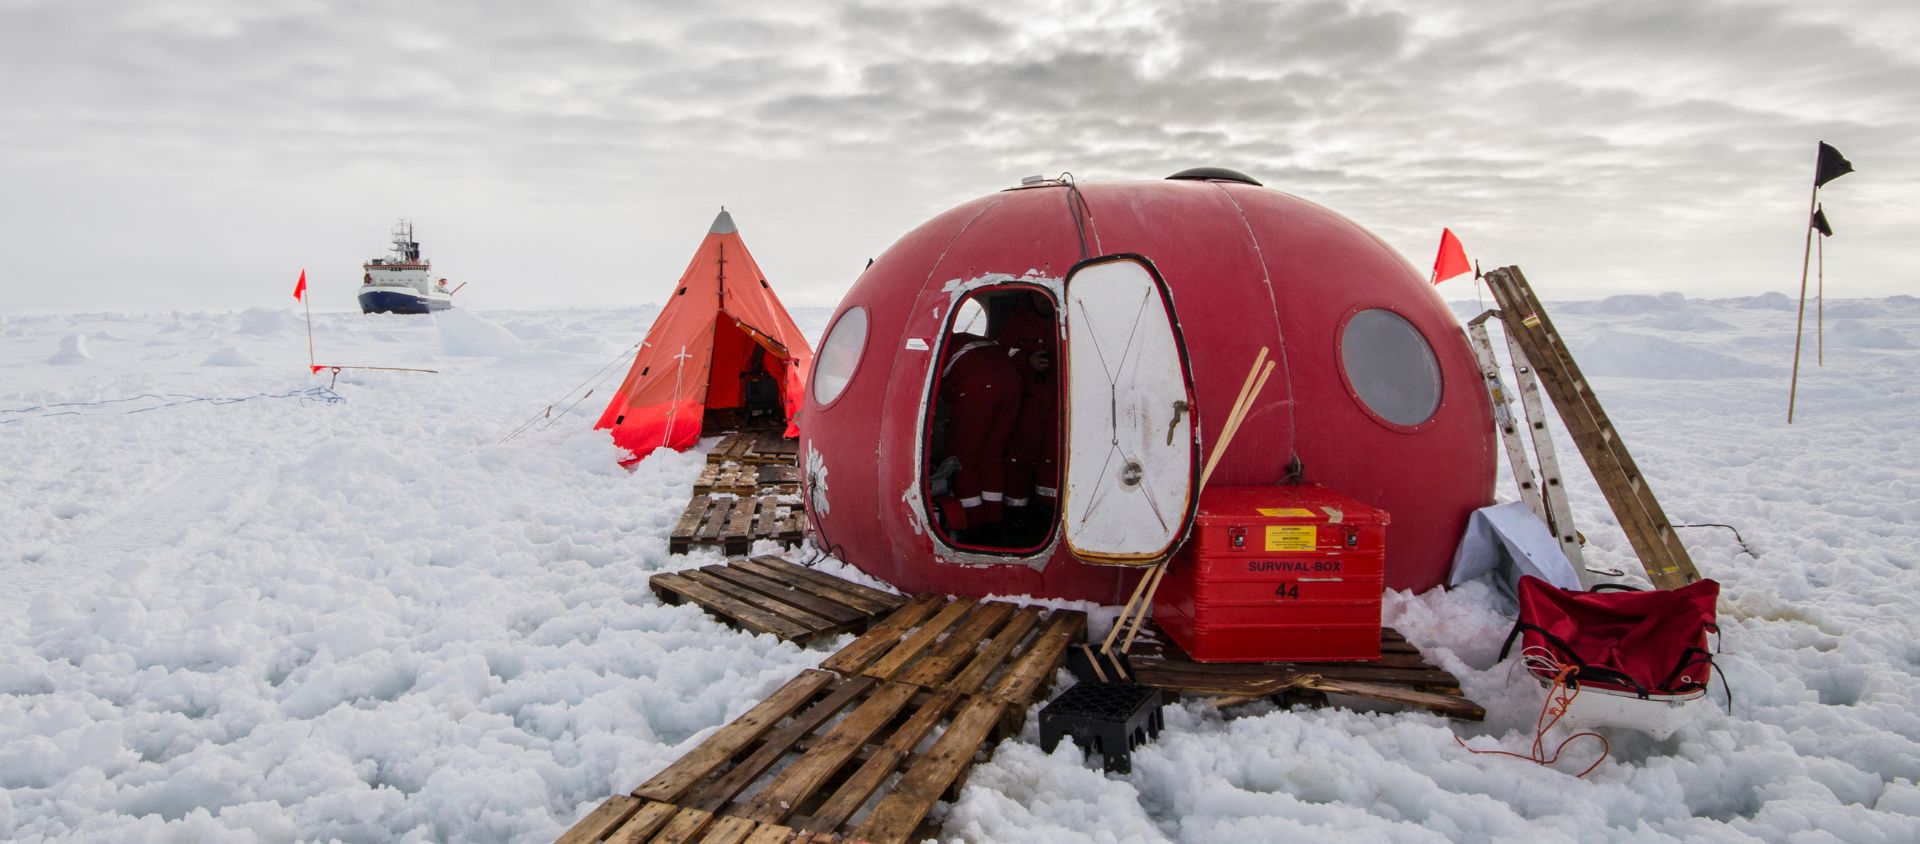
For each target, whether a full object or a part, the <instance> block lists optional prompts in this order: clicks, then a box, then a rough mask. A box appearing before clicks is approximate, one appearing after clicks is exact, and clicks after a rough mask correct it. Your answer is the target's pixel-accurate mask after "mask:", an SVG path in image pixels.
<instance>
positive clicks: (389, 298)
mask: <svg viewBox="0 0 1920 844" xmlns="http://www.w3.org/2000/svg"><path fill="white" fill-rule="evenodd" d="M451 307H453V300H452V299H451V298H447V297H432V296H422V295H420V294H419V293H416V292H414V291H411V290H393V289H386V290H380V289H374V290H362V291H360V312H361V313H363V314H425V313H432V312H434V311H444V310H446V309H448V308H451Z"/></svg>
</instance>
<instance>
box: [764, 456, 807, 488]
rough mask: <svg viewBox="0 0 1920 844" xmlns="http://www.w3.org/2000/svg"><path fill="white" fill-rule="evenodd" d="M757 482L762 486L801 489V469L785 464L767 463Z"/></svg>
mask: <svg viewBox="0 0 1920 844" xmlns="http://www.w3.org/2000/svg"><path fill="white" fill-rule="evenodd" d="M759 468H760V471H759V473H758V475H757V476H756V477H755V480H756V481H757V482H758V483H759V484H760V485H761V486H785V487H793V488H794V489H796V490H797V489H799V488H800V467H798V466H792V465H788V464H785V463H766V464H762V465H761V466H760V467H759Z"/></svg>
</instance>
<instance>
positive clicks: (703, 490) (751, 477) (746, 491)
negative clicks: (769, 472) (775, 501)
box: [693, 460, 767, 497]
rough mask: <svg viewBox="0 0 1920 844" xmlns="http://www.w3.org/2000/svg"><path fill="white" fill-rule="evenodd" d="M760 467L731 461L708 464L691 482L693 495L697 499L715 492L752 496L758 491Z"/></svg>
mask: <svg viewBox="0 0 1920 844" xmlns="http://www.w3.org/2000/svg"><path fill="white" fill-rule="evenodd" d="M762 468H767V467H761V466H749V465H747V464H745V463H735V462H733V461H731V460H729V461H727V462H724V463H711V462H710V463H708V464H707V465H706V468H704V469H701V470H700V477H699V478H696V479H695V480H694V482H693V494H694V495H695V496H696V497H698V496H701V495H707V494H709V493H715V492H725V493H732V494H734V495H752V494H754V493H756V492H759V491H760V470H761V469H762Z"/></svg>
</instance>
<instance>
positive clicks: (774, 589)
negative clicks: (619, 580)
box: [648, 556, 907, 642]
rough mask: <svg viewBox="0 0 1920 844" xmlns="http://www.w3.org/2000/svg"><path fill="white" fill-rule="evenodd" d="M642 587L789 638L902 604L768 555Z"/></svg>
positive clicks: (845, 626)
mask: <svg viewBox="0 0 1920 844" xmlns="http://www.w3.org/2000/svg"><path fill="white" fill-rule="evenodd" d="M648 585H650V586H652V587H653V593H654V594H655V595H658V596H660V600H662V601H665V602H667V603H670V604H678V603H681V602H682V601H692V602H694V603H696V604H699V605H700V606H702V607H704V608H706V610H707V611H708V612H711V613H713V614H714V615H717V616H720V617H721V618H723V619H726V620H727V621H730V622H732V623H733V624H735V625H738V626H740V627H742V628H744V629H746V630H749V631H752V632H754V633H771V634H773V635H775V636H778V637H780V638H782V639H786V640H788V641H793V642H806V641H810V640H812V639H816V638H819V637H821V636H831V635H836V634H839V633H844V632H848V631H857V630H865V629H866V628H867V627H868V626H869V625H871V624H872V622H873V620H874V619H876V618H879V617H880V616H882V615H886V614H887V613H890V612H892V611H894V610H896V609H899V608H900V606H901V605H902V604H905V603H906V602H907V599H906V598H905V597H904V596H901V595H895V594H892V593H889V592H882V591H880V590H878V589H873V588H870V587H867V586H862V585H860V584H858V583H854V582H852V581H850V580H844V579H841V578H838V577H834V576H833V575H830V574H825V573H823V572H818V571H815V570H813V569H810V568H807V567H806V566H800V565H795V564H793V563H790V562H788V561H786V560H783V559H781V558H779V557H772V556H761V557H754V558H753V559H750V560H733V561H731V562H729V563H727V564H725V565H712V566H705V567H703V568H698V569H686V570H683V571H677V572H669V573H666V574H656V575H654V576H653V577H652V578H651V579H650V580H649V581H648Z"/></svg>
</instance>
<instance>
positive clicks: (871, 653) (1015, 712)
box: [820, 594, 1087, 729]
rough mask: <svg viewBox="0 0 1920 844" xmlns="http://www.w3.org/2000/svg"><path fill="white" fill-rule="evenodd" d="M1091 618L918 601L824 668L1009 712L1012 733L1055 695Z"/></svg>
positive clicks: (971, 602) (1001, 605)
mask: <svg viewBox="0 0 1920 844" xmlns="http://www.w3.org/2000/svg"><path fill="white" fill-rule="evenodd" d="M1086 632H1087V616H1086V613H1082V612H1076V611H1073V610H1045V609H1042V608H1040V607H1021V606H1017V605H1014V604H1009V603H1006V602H1004V601H982V600H979V599H977V598H957V599H955V598H947V597H945V596H942V595H932V594H925V595H917V596H915V597H914V598H913V600H911V601H908V602H907V604H906V605H905V606H903V607H901V608H900V609H898V610H896V611H894V613H893V614H892V615H890V616H887V618H886V619H884V620H882V621H881V622H880V623H879V624H876V625H874V626H873V627H872V628H871V629H869V630H868V631H867V632H866V633H864V634H862V635H861V636H860V637H859V638H858V639H855V640H854V641H853V642H852V643H851V644H849V645H847V646H846V647H844V648H841V649H840V651H839V652H838V653H836V654H834V655H833V656H830V657H827V659H826V661H824V662H822V663H820V667H822V668H825V669H828V670H831V671H837V672H840V673H842V674H846V675H848V676H855V675H857V676H863V677H870V678H873V679H875V680H884V681H895V682H903V683H909V684H912V685H915V686H919V687H921V688H925V689H930V690H934V691H940V692H951V693H954V694H961V695H984V696H986V697H989V698H992V699H994V700H997V701H1000V702H1002V703H1005V704H1007V705H1008V706H1009V707H1010V711H1009V712H1008V713H1007V714H1008V717H1009V719H1010V720H1009V722H1008V723H1005V724H1003V725H1002V727H1003V728H1006V729H1012V728H1015V727H1017V726H1018V725H1019V723H1020V721H1021V720H1023V719H1024V718H1025V716H1026V709H1027V707H1028V706H1029V705H1031V704H1032V703H1034V702H1035V701H1037V700H1039V699H1040V698H1041V697H1043V696H1045V694H1046V693H1047V691H1048V690H1049V689H1051V688H1052V687H1053V677H1054V670H1055V669H1056V668H1058V667H1059V666H1060V664H1061V663H1062V662H1063V661H1065V659H1066V651H1067V647H1068V646H1069V645H1071V644H1073V643H1074V642H1078V641H1084V640H1085V638H1086Z"/></svg>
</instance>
